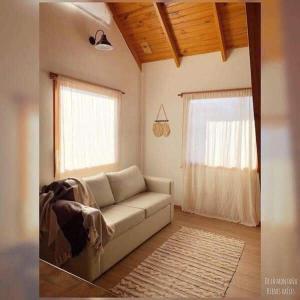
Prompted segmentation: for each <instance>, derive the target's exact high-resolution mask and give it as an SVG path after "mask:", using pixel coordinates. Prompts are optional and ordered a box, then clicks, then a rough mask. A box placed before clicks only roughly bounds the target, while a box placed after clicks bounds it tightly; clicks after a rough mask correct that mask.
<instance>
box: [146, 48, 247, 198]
mask: <svg viewBox="0 0 300 300" xmlns="http://www.w3.org/2000/svg"><path fill="white" fill-rule="evenodd" d="M248 51H249V50H248V48H241V49H236V50H234V51H232V53H231V54H230V57H229V58H228V60H227V61H226V62H225V63H224V62H222V59H221V56H220V53H209V54H202V55H197V56H189V57H184V58H183V61H182V63H181V66H180V68H176V66H175V63H174V61H173V60H164V61H159V62H153V63H148V64H145V65H144V66H143V75H142V76H143V77H142V81H143V82H142V86H143V110H144V129H143V134H142V136H143V146H142V148H143V166H144V173H145V174H147V175H152V176H162V177H170V178H173V179H174V181H175V203H176V204H180V203H181V200H182V169H181V168H180V164H181V144H182V139H181V134H182V130H181V128H182V108H183V106H182V100H181V98H180V97H178V96H177V94H178V93H180V92H183V91H199V90H210V89H226V88H238V87H249V86H251V77H250V76H251V75H250V61H249V52H248ZM160 104H164V107H165V109H166V113H167V116H168V119H169V120H170V126H171V134H170V136H169V137H168V138H164V137H161V138H157V137H155V136H154V135H153V133H152V124H153V121H154V120H155V117H156V114H157V112H158V109H159V106H160Z"/></svg>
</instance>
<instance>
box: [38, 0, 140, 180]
mask: <svg viewBox="0 0 300 300" xmlns="http://www.w3.org/2000/svg"><path fill="white" fill-rule="evenodd" d="M99 28H101V29H104V31H105V32H106V33H107V37H108V39H109V40H110V42H111V43H112V44H113V46H114V47H115V49H114V50H113V51H110V52H105V51H97V50H95V49H94V47H93V46H91V45H90V44H89V42H88V38H89V36H90V35H94V34H95V31H96V30H97V29H99ZM49 71H51V72H56V73H58V74H63V75H68V76H71V77H75V78H78V79H82V80H85V81H89V82H93V83H98V84H102V85H106V86H110V87H114V88H118V89H121V90H123V91H125V92H126V95H124V96H123V100H122V140H121V158H120V159H121V167H122V168H124V167H127V166H129V165H132V164H138V160H139V145H140V141H139V96H140V95H139V93H140V71H139V69H138V67H137V65H136V63H135V61H134V59H133V57H132V55H131V53H130V51H129V50H128V48H127V46H126V44H125V41H124V40H123V38H122V35H121V34H120V32H119V30H118V29H117V27H116V25H115V24H112V25H111V26H110V27H108V28H103V26H100V25H99V22H97V21H96V20H95V19H93V18H91V17H90V16H89V15H87V14H86V13H84V12H82V11H81V10H80V9H79V8H77V7H75V6H74V5H72V4H70V3H57V4H54V3H41V4H40V184H45V183H48V182H49V181H51V180H53V121H52V120H53V115H52V105H53V100H52V81H51V80H50V79H49V76H48V73H49Z"/></svg>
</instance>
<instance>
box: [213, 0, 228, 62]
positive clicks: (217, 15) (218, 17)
mask: <svg viewBox="0 0 300 300" xmlns="http://www.w3.org/2000/svg"><path fill="white" fill-rule="evenodd" d="M212 5H213V12H214V18H215V24H216V31H217V35H218V39H219V44H220V51H221V55H222V60H223V61H226V59H227V51H226V45H225V38H224V31H223V28H222V23H221V15H220V3H213V4H212Z"/></svg>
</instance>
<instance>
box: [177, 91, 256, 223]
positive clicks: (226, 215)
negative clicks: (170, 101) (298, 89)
mask: <svg viewBox="0 0 300 300" xmlns="http://www.w3.org/2000/svg"><path fill="white" fill-rule="evenodd" d="M183 167H184V199H183V205H182V209H183V210H184V211H188V212H193V213H197V214H200V215H204V216H208V217H214V218H218V219H223V220H229V221H233V222H238V223H241V224H244V225H248V226H255V225H257V224H258V223H259V222H260V203H259V198H260V186H259V176H258V171H257V149H256V139H255V124H254V113H253V100H252V94H251V90H250V89H245V90H238V91H223V92H205V93H198V94H187V95H185V96H184V126H183Z"/></svg>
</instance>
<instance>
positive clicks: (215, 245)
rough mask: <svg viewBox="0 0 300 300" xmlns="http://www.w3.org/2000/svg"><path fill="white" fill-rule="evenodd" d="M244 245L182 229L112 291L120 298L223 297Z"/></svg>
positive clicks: (195, 230) (200, 231) (193, 230)
mask: <svg viewBox="0 0 300 300" xmlns="http://www.w3.org/2000/svg"><path fill="white" fill-rule="evenodd" d="M243 248H244V242H243V241H240V240H236V239H232V238H227V237H224V236H221V235H216V234H213V233H209V232H206V231H202V230H197V229H192V228H187V227H182V228H181V229H180V230H179V231H177V232H175V233H174V234H173V235H172V236H171V237H169V239H168V240H167V241H166V242H165V243H164V244H163V245H162V246H160V247H159V248H158V249H156V250H155V251H154V252H153V253H152V254H151V255H150V256H148V257H147V258H146V259H145V260H144V261H143V262H142V263H140V264H139V265H138V266H137V267H136V268H135V269H134V270H133V271H132V272H131V273H129V274H128V275H127V276H126V277H125V278H123V279H122V280H121V281H120V282H119V283H118V284H117V285H116V286H115V287H114V288H112V289H111V291H112V292H113V293H115V294H116V295H117V296H119V297H155V298H158V297H164V298H165V297H172V298H178V297H180V298H182V297H189V298H191V297H223V296H224V295H225V293H226V290H227V288H228V286H229V283H230V281H231V280H232V277H233V275H234V273H235V271H236V268H237V266H238V262H239V260H240V257H241V255H242V252H243Z"/></svg>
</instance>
